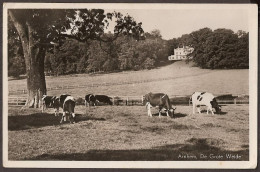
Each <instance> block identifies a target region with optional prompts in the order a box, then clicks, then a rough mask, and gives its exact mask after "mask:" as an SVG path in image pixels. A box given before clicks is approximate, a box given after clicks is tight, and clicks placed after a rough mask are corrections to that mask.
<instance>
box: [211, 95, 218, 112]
mask: <svg viewBox="0 0 260 172" xmlns="http://www.w3.org/2000/svg"><path fill="white" fill-rule="evenodd" d="M210 103H211V105H212V108H214V109H215V110H216V113H220V112H221V106H220V105H219V104H218V102H217V100H216V99H215V98H214V99H213V100H212V101H211V102H210Z"/></svg>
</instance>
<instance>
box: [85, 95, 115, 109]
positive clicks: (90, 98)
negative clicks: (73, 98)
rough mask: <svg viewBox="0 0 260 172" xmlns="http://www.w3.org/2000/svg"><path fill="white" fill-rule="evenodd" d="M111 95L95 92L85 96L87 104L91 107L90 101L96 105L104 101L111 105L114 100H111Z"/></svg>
mask: <svg viewBox="0 0 260 172" xmlns="http://www.w3.org/2000/svg"><path fill="white" fill-rule="evenodd" d="M111 99H112V98H111V97H108V96H106V95H93V94H88V95H86V96H85V106H87V104H88V107H89V104H90V102H93V103H94V106H96V103H99V102H102V103H106V104H109V105H112V104H113V103H112V101H111Z"/></svg>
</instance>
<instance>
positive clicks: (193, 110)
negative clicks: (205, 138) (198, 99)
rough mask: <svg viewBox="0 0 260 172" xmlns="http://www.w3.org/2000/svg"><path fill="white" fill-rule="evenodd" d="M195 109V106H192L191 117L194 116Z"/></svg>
mask: <svg viewBox="0 0 260 172" xmlns="http://www.w3.org/2000/svg"><path fill="white" fill-rule="evenodd" d="M195 108H196V105H195V104H193V107H192V113H193V115H194V114H195Z"/></svg>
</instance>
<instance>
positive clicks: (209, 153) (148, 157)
mask: <svg viewBox="0 0 260 172" xmlns="http://www.w3.org/2000/svg"><path fill="white" fill-rule="evenodd" d="M218 144H220V143H219V142H218V141H216V140H212V139H209V138H204V139H198V138H192V139H190V140H187V144H172V145H164V146H160V147H153V148H150V149H134V150H89V151H87V152H86V153H62V154H43V155H39V156H36V157H32V158H30V159H28V160H69V161H168V160H174V161H202V160H204V161H242V160H243V161H245V160H249V151H248V149H247V148H244V149H241V150H239V151H228V150H223V149H221V148H219V147H217V146H220V145H218ZM201 154H203V155H204V156H203V157H204V158H202V156H201ZM213 155H214V156H213ZM230 155H234V156H235V155H238V157H240V158H234V157H233V158H230V157H231V156H230ZM205 157H207V158H205ZM217 157H218V158H217Z"/></svg>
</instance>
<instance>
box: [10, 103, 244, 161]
mask: <svg viewBox="0 0 260 172" xmlns="http://www.w3.org/2000/svg"><path fill="white" fill-rule="evenodd" d="M191 112H192V107H191V106H177V109H176V113H175V115H174V117H173V118H170V117H167V116H162V117H161V118H159V117H158V111H157V110H156V109H153V110H152V113H153V114H154V116H153V117H148V116H147V111H146V109H145V107H143V106H99V107H96V108H94V107H91V108H90V110H89V109H86V108H85V107H84V106H77V107H76V117H77V123H76V124H70V123H64V124H59V121H60V119H61V114H60V116H59V117H55V116H54V114H53V110H52V109H48V110H47V111H46V112H45V113H41V112H40V111H39V110H37V109H27V110H20V109H18V108H10V109H9V117H8V130H9V131H8V139H9V142H8V146H9V149H8V157H9V159H10V160H79V161H80V160H105V161H106V160H118V161H124V160H131V161H134V160H151V161H154V160H161V161H164V160H176V161H181V160H185V161H186V160H203V159H201V158H200V155H201V154H203V155H207V156H208V157H209V156H213V155H215V156H216V155H218V156H223V158H222V159H216V158H215V157H211V158H208V159H206V160H209V161H210V160H212V161H216V160H248V158H249V155H248V154H249V152H248V149H249V122H248V120H249V113H248V105H227V106H223V113H222V114H220V115H214V116H213V115H210V114H208V115H207V114H206V112H205V111H204V112H203V113H202V114H195V115H192V114H191ZM229 154H231V155H238V156H240V158H239V159H229V158H227V155H229ZM185 155H188V156H190V158H184V159H183V158H181V157H182V156H185ZM191 157H193V158H191ZM194 157H196V159H194Z"/></svg>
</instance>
